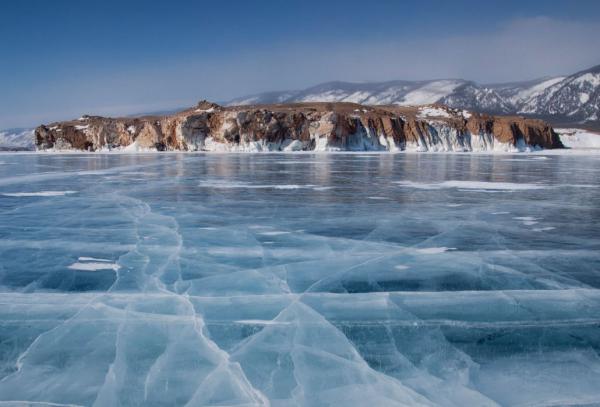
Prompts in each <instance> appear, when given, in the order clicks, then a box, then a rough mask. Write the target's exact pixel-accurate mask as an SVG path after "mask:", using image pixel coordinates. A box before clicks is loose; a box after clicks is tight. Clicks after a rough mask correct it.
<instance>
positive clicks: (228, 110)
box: [35, 101, 563, 151]
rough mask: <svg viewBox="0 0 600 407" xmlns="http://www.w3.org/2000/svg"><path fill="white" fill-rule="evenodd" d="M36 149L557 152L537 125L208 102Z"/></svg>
mask: <svg viewBox="0 0 600 407" xmlns="http://www.w3.org/2000/svg"><path fill="white" fill-rule="evenodd" d="M35 139H36V145H37V148H38V149H41V150H45V149H54V150H65V149H66V150H70V149H76V150H87V151H103V150H104V151H106V150H113V149H121V150H125V151H139V150H159V151H162V150H181V151H299V150H304V151H345V150H348V151H364V150H387V151H401V150H413V151H522V150H525V149H529V148H537V147H540V148H561V147H563V146H562V144H561V142H560V139H559V138H558V135H557V134H556V133H555V132H554V131H553V129H552V128H551V127H550V126H549V125H548V124H546V123H544V122H543V121H540V120H533V119H525V118H522V117H512V116H490V115H486V114H479V113H471V112H467V111H464V110H457V109H451V108H448V107H445V106H441V105H428V106H418V107H399V106H364V105H359V104H354V103H292V104H275V105H246V106H232V107H222V106H219V105H216V104H214V103H209V102H206V101H202V102H200V103H199V104H198V105H197V106H196V107H194V108H192V109H188V110H184V111H182V112H179V113H176V114H173V115H169V116H146V117H138V118H106V117H99V116H83V117H81V118H79V119H77V120H74V121H67V122H59V123H52V124H50V125H43V126H39V127H38V128H37V129H36V130H35Z"/></svg>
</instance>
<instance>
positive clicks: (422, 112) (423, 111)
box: [418, 106, 451, 118]
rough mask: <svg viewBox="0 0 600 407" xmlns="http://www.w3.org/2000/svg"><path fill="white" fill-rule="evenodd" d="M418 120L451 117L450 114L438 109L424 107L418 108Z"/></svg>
mask: <svg viewBox="0 0 600 407" xmlns="http://www.w3.org/2000/svg"><path fill="white" fill-rule="evenodd" d="M418 117H419V118H426V117H451V116H450V114H449V113H448V112H447V111H446V110H444V109H441V108H439V107H432V106H426V107H421V108H419V114H418Z"/></svg>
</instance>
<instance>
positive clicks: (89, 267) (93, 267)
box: [67, 262, 121, 271]
mask: <svg viewBox="0 0 600 407" xmlns="http://www.w3.org/2000/svg"><path fill="white" fill-rule="evenodd" d="M67 268H69V269H71V270H79V271H98V270H113V271H117V270H119V269H120V268H121V266H119V265H118V264H116V263H105V262H90V263H80V262H76V263H73V264H71V265H70V266H69V267H67Z"/></svg>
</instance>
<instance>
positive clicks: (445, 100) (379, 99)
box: [227, 65, 600, 124]
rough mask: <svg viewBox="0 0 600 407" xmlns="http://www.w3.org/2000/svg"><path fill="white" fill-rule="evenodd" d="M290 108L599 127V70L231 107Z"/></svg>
mask: <svg viewBox="0 0 600 407" xmlns="http://www.w3.org/2000/svg"><path fill="white" fill-rule="evenodd" d="M291 102H353V103H360V104H366V105H401V106H409V105H424V104H432V103H440V104H444V105H447V106H450V107H453V108H459V109H468V110H473V111H477V112H485V113H490V114H521V115H527V116H536V117H542V118H545V119H549V120H552V121H554V122H562V123H582V124H584V123H590V122H599V123H600V65H597V66H594V67H592V68H590V69H586V70H584V71H580V72H577V73H575V74H573V75H570V76H557V77H544V78H540V79H536V80H531V81H524V82H513V83H500V84H487V85H486V84H484V85H481V84H478V83H476V82H473V81H468V80H464V79H437V80H425V81H403V80H397V81H387V82H373V83H352V82H340V81H335V82H326V83H322V84H319V85H316V86H312V87H309V88H306V89H302V90H296V91H280V92H265V93H259V94H255V95H249V96H245V97H241V98H236V99H233V100H230V101H229V102H228V103H227V104H228V105H249V104H271V103H291Z"/></svg>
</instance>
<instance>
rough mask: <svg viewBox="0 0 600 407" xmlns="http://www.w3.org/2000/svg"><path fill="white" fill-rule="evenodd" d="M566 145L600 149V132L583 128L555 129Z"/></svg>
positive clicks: (576, 147) (575, 147) (577, 147)
mask: <svg viewBox="0 0 600 407" xmlns="http://www.w3.org/2000/svg"><path fill="white" fill-rule="evenodd" d="M554 130H555V131H556V132H557V133H558V135H559V137H560V141H562V143H563V144H564V145H565V147H569V148H574V149H596V148H598V149H600V134H598V133H594V132H591V131H588V130H583V129H554Z"/></svg>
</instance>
